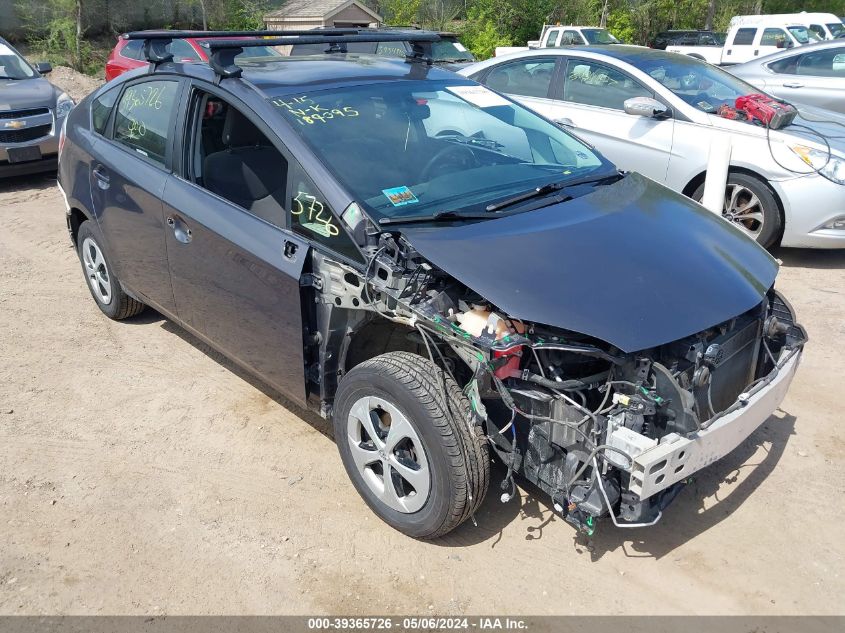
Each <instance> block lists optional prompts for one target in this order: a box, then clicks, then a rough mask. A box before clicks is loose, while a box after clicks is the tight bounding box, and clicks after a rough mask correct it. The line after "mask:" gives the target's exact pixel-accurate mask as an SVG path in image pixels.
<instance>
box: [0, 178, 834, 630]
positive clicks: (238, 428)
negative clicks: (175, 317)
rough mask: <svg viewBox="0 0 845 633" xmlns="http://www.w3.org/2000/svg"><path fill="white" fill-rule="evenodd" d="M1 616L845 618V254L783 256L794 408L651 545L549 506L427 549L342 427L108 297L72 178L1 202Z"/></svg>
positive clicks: (692, 493)
mask: <svg viewBox="0 0 845 633" xmlns="http://www.w3.org/2000/svg"><path fill="white" fill-rule="evenodd" d="M0 221H2V224H3V230H2V231H0V350H2V356H3V361H4V362H2V363H0V445H2V446H3V448H2V450H0V543H2V546H0V614H141V613H154V614H188V613H193V614H197V613H199V614H211V613H230V614H246V613H261V614H271V613H272V614H295V613H317V612H320V613H346V614H364V613H366V614H373V613H387V614H393V613H409V612H410V613H435V614H461V613H466V614H478V613H491V612H496V613H500V612H504V613H509V614H551V613H555V614H562V613H566V614H576V613H577V614H592V613H602V614H656V613H667V614H673V613H695V614H705V613H707V614H709V613H716V614H807V613H814V614H842V613H845V603H843V602H842V600H841V597H842V595H843V593H845V582H844V581H843V568H844V567H845V566H843V549H845V547H843V539H842V525H843V519H845V516H843V514H845V511H843V503H842V501H843V492H844V491H845V477H843V465H845V464H843V462H844V461H845V440H843V435H842V430H841V429H842V426H841V424H842V413H841V409H840V407H841V400H840V396H841V392H840V390H841V389H842V388H843V382H842V376H843V374H845V318H843V314H845V252H812V251H785V250H784V251H781V252H779V253H778V256H779V257H781V258H782V259H783V262H784V263H783V268H782V270H781V275H780V280H779V286H780V288H781V289H782V290H783V291H784V292H785V293H786V294H787V296H788V297H789V298H790V299H791V301H792V302H793V304H794V305H795V307H796V309H797V310H798V313H799V317H800V320H801V321H802V322H803V324H804V325H805V326H806V327H807V328H808V330H809V333H810V337H811V342H810V344H809V345H808V347H807V349H806V353H805V357H804V360H803V363H802V366H801V367H800V369H799V372H798V375H797V377H796V379H795V382H794V383H793V385H792V389H791V391H790V393H789V394H788V396H787V398H786V400H785V402H784V403H783V407H782V409H781V410H779V411H777V412H776V413H775V414H774V415H773V416H772V417H771V418H770V419H769V420H768V421H767V422H766V423H765V424H764V425H763V426H762V427H761V428H760V429H759V430H758V431H757V432H756V433H754V434H753V435H752V436H751V437H750V438H749V439H748V440H747V441H746V442H745V443H744V444H742V445H741V446H740V447H739V448H738V449H737V450H736V451H734V453H732V454H731V455H729V456H727V457H726V458H725V459H723V460H721V461H720V462H718V463H716V464H714V465H713V466H712V467H710V469H709V470H706V471H704V472H703V473H702V474H701V475H700V476H699V477H698V479H697V481H696V483H695V484H694V485H692V486H690V487H689V488H688V489H686V490H685V491H684V492H683V493H682V494H681V495H680V496H679V498H678V499H677V500H676V502H675V503H674V505H673V506H672V507H671V508H670V509H669V510H668V511H667V512H666V513H665V517H664V519H663V521H662V522H661V523H660V524H659V525H657V526H655V527H653V528H649V529H643V530H636V531H634V530H625V531H623V530H617V529H614V528H613V526H612V525H610V524H609V523H605V524H602V525H601V526H600V529H599V531H598V532H597V534H596V535H595V536H594V537H593V538H592V539H591V540H589V541H588V540H584V538H583V537H579V536H577V535H576V533H575V532H574V530H573V529H572V528H571V527H570V526H569V525H567V524H566V523H564V522H563V521H562V520H560V519H559V518H557V517H555V516H554V515H553V514H552V512H551V510H550V508H549V506H548V504H547V501H546V500H545V499H544V498H542V497H541V496H535V493H534V491H533V490H530V489H522V490H520V494H519V496H518V498H517V499H515V500H514V501H511V502H510V503H508V504H504V505H503V504H501V503H500V502H499V500H498V497H499V494H498V491H497V486H498V483H499V481H500V480H501V475H502V472H501V471H498V470H497V471H495V473H494V479H493V488H492V489H491V494H489V495H488V497H487V500H486V502H485V504H484V505H483V507H482V509H481V512H480V513H479V514H478V527H475V526H473V525H472V524H471V523H467V524H465V525H464V526H462V527H461V528H459V529H458V530H456V531H455V532H454V533H452V534H451V535H449V536H447V537H446V538H444V539H442V540H440V541H438V542H434V543H424V542H417V541H413V540H410V539H408V538H406V537H404V536H402V535H401V534H399V533H398V532H395V531H393V530H392V529H391V528H389V527H387V526H386V525H384V524H383V523H381V522H380V521H379V520H378V519H376V518H375V517H374V516H373V515H372V514H371V513H370V512H369V510H368V509H367V508H366V506H365V505H364V503H363V502H362V501H361V500H360V499H359V498H358V496H357V495H356V494H355V492H354V490H353V488H352V486H351V484H350V483H349V481H348V480H347V477H346V474H345V473H344V471H343V467H342V465H341V463H340V459H339V457H338V455H337V452H336V449H335V446H334V444H333V443H332V440H331V438H330V433H329V429H328V425H327V424H326V423H325V422H324V421H323V420H321V419H319V418H318V417H315V416H313V415H311V414H308V413H306V412H304V411H302V410H300V409H298V408H296V407H295V406H293V405H290V404H289V403H287V402H285V401H284V400H283V399H281V398H279V397H278V396H277V395H275V394H274V393H272V392H271V391H269V390H267V389H265V388H264V387H262V386H261V385H260V384H259V383H257V382H256V381H255V380H253V379H252V378H250V377H249V376H247V375H245V374H243V373H242V372H241V371H240V370H238V369H237V368H236V367H235V366H233V365H232V364H231V363H229V362H228V361H227V360H225V359H224V358H222V357H221V356H220V355H218V354H216V353H215V352H214V351H212V350H210V349H209V348H208V347H206V346H205V345H203V344H202V343H200V342H199V341H197V340H196V339H194V338H193V337H192V336H190V335H188V334H187V333H185V332H183V331H182V330H180V329H179V328H178V327H176V326H174V325H173V324H171V323H170V322H168V321H166V320H165V319H163V318H162V317H160V316H159V315H157V314H156V313H154V312H146V313H145V314H143V315H141V316H140V317H137V318H135V319H132V320H130V321H128V322H123V323H115V322H111V321H109V320H108V319H106V318H105V317H103V316H102V315H101V314H100V312H99V311H98V310H97V308H96V306H95V305H94V302H93V301H92V299H91V298H90V296H89V293H88V291H87V289H86V287H85V284H84V280H83V277H82V275H81V272H80V268H79V262H78V260H77V258H76V255H75V253H74V252H73V250H72V249H71V248H70V245H69V241H68V237H67V233H66V230H65V226H64V209H63V205H62V201H61V197H60V195H59V193H58V191H57V189H56V187H55V182H54V181H53V180H51V179H50V178H49V177H36V178H29V179H24V180H18V181H14V182H0Z"/></svg>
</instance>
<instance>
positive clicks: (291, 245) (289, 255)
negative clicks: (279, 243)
mask: <svg viewBox="0 0 845 633" xmlns="http://www.w3.org/2000/svg"><path fill="white" fill-rule="evenodd" d="M298 250H299V244H297V243H296V242H291V241H290V240H285V242H284V248H283V249H282V255H283V256H284V258H285V259H287V260H290V261H292V262H294V261H296V252H297V251H298Z"/></svg>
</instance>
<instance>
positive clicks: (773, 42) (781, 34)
mask: <svg viewBox="0 0 845 633" xmlns="http://www.w3.org/2000/svg"><path fill="white" fill-rule="evenodd" d="M786 42H787V37H786V32H785V31H784V30H783V29H766V30H765V31H763V37H761V38H760V46H777V47H778V48H786Z"/></svg>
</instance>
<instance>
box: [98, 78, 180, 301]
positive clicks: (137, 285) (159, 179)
mask: <svg viewBox="0 0 845 633" xmlns="http://www.w3.org/2000/svg"><path fill="white" fill-rule="evenodd" d="M181 92H182V82H181V81H180V80H179V79H178V78H175V77H167V76H161V75H153V76H149V77H144V78H142V79H139V80H136V81H133V82H131V83H128V84H127V85H126V86H125V87H124V89H123V92H122V93H121V95H120V97H119V98H118V101H117V106H116V108H115V111H114V114H113V117H112V121H111V122H110V126H109V129H108V130H107V132H106V135H105V138H101V139H99V140H98V141H97V142H96V143H95V145H94V147H93V151H92V154H93V160H92V161H91V172H90V179H91V192H92V199H93V203H94V212H95V214H96V216H97V222H98V224H99V226H100V229H101V230H102V232H103V234H104V236H105V238H106V244H105V246H106V248H107V250H108V251H109V254H110V256H111V260H112V264H113V266H114V267H115V268H116V272H117V275H118V277H119V278H120V280H121V282H122V283H123V284H124V285H125V286H126V287H127V288H128V289H129V290H130V291H131V292H132V293H133V294H135V295H137V296H138V297H139V298H140V299H142V300H143V301H144V302H145V303H148V304H149V305H152V306H153V307H155V308H157V309H159V310H162V311H164V312H165V313H168V314H174V313H175V303H174V300H173V291H172V288H171V285H170V273H169V271H168V266H167V253H166V250H165V249H166V247H165V242H164V237H165V231H164V227H165V224H164V216H163V213H162V205H161V196H162V193H163V191H164V184H165V182H166V180H167V178H168V175H169V173H170V169H171V165H172V160H173V147H172V139H173V130H174V125H175V121H176V113H177V111H178V108H179V104H180V100H181Z"/></svg>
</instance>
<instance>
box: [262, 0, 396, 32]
mask: <svg viewBox="0 0 845 633" xmlns="http://www.w3.org/2000/svg"><path fill="white" fill-rule="evenodd" d="M382 22H383V19H382V17H381V16H380V15H379V14H378V13H376V12H375V11H373V10H372V9H370V8H369V7H368V6H366V5H365V4H364V3H363V2H359V1H358V0H288V2H286V3H285V4H284V5H283V6H282V7H281V8H279V9H276V10H275V11H271V12H270V13H268V14H267V15H265V16H264V25H265V26H266V28H268V29H273V30H279V31H291V30H299V29H315V28H318V27H342V28H350V27H368V26H381V24H382Z"/></svg>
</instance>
